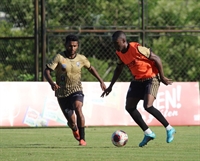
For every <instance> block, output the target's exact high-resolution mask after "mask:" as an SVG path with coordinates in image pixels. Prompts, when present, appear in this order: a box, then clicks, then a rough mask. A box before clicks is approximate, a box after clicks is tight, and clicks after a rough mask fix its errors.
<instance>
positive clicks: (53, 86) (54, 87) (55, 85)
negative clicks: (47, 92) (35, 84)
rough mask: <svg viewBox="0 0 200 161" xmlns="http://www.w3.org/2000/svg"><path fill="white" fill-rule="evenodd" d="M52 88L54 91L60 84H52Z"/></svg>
mask: <svg viewBox="0 0 200 161" xmlns="http://www.w3.org/2000/svg"><path fill="white" fill-rule="evenodd" d="M51 88H52V90H53V91H56V90H57V89H58V88H60V86H59V85H57V84H56V83H53V84H51Z"/></svg>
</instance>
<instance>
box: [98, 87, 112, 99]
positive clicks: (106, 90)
mask: <svg viewBox="0 0 200 161" xmlns="http://www.w3.org/2000/svg"><path fill="white" fill-rule="evenodd" d="M111 91H112V87H108V88H107V89H105V90H104V92H103V93H102V95H101V97H104V95H106V96H107V95H109V93H110V92H111Z"/></svg>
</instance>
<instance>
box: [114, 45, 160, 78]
mask: <svg viewBox="0 0 200 161" xmlns="http://www.w3.org/2000/svg"><path fill="white" fill-rule="evenodd" d="M116 54H117V56H118V58H119V60H120V62H122V63H124V64H125V65H126V66H127V67H128V68H129V70H130V71H131V73H132V75H133V76H134V78H135V79H146V78H151V77H155V76H156V75H157V74H158V69H157V68H156V65H155V62H154V61H152V60H150V59H149V57H150V54H151V51H150V49H148V48H146V47H143V46H141V45H140V44H139V43H137V42H131V43H129V48H128V51H127V52H126V53H122V52H119V51H116Z"/></svg>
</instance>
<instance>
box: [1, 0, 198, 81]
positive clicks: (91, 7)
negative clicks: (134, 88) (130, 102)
mask: <svg viewBox="0 0 200 161" xmlns="http://www.w3.org/2000/svg"><path fill="white" fill-rule="evenodd" d="M39 2H40V1H39ZM39 4H40V3H39ZM45 5H46V6H45V8H46V26H47V28H48V29H64V30H70V29H74V31H76V32H75V33H76V34H77V35H78V36H79V38H80V46H79V49H80V53H82V54H84V55H86V56H87V57H89V59H90V60H91V62H92V64H94V66H95V67H96V68H97V69H98V71H99V73H100V75H101V76H102V77H103V78H104V79H105V81H110V79H111V75H112V73H113V71H114V69H115V62H116V57H115V54H114V48H113V46H112V43H111V35H112V33H111V32H110V31H108V32H105V33H104V32H101V33H81V32H79V31H80V30H83V29H91V30H92V29H108V30H113V29H124V30H125V29H141V28H142V22H141V1H140V0H116V1H111V0H67V1H66V0H60V1H59V2H58V0H48V1H46V4H45ZM199 8H200V3H199V0H190V1H188V0H181V1H180V0H174V1H166V0H153V1H150V0H145V11H146V12H145V14H146V15H145V28H146V29H174V30H179V29H183V30H187V29H199V26H200V10H199ZM39 9H41V8H40V7H39ZM39 11H40V10H39ZM0 12H4V13H6V17H5V19H4V20H1V21H0V28H1V30H0V37H13V39H9V40H7V39H5V40H4V39H0V53H1V57H0V62H1V64H0V65H1V67H2V71H0V80H1V81H13V80H14V81H17V80H20V81H22V80H24V81H27V80H34V79H33V78H34V77H33V75H34V70H35V69H34V68H35V67H34V65H35V63H34V61H35V58H34V52H35V50H34V41H33V39H32V40H31V39H27V40H25V39H24V40H22V39H14V37H17V36H20V37H21V36H25V37H27V36H33V34H34V1H33V0H1V5H0ZM199 34H200V33H198V32H196V33H190V32H183V33H146V40H145V44H146V46H148V47H151V48H152V49H153V51H154V52H155V53H156V54H158V55H159V56H160V57H161V58H162V61H163V66H164V72H165V74H166V76H167V77H170V78H173V79H174V80H175V81H199V80H200V69H199V68H198V67H199V66H200V51H199V44H200V35H199ZM127 36H128V41H138V42H140V41H141V35H140V34H138V33H127ZM64 37H65V33H59V34H54V33H47V55H46V58H47V61H48V60H49V59H50V58H51V57H52V55H54V54H56V53H57V52H59V51H61V50H63V38H64ZM40 42H41V41H40ZM38 59H39V62H40V63H41V61H40V59H41V55H40V56H39V58H38ZM111 60H112V61H111ZM93 62H94V63H93ZM39 69H40V73H42V72H43V71H41V66H39ZM108 71H109V72H110V73H108ZM83 72H84V76H83V77H82V79H83V80H84V81H88V80H89V81H94V79H95V78H94V77H93V76H91V75H88V73H87V71H83ZM130 79H131V76H130V72H129V71H128V70H127V69H125V70H124V71H123V73H122V75H121V76H120V78H119V79H118V81H129V80H130Z"/></svg>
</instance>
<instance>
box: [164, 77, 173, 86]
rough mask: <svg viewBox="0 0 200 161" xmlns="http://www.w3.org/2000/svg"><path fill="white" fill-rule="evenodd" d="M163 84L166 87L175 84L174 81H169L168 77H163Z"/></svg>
mask: <svg viewBox="0 0 200 161" xmlns="http://www.w3.org/2000/svg"><path fill="white" fill-rule="evenodd" d="M161 82H162V83H164V84H165V85H166V86H167V85H171V84H172V83H173V81H172V79H169V78H167V77H162V78H161Z"/></svg>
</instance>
